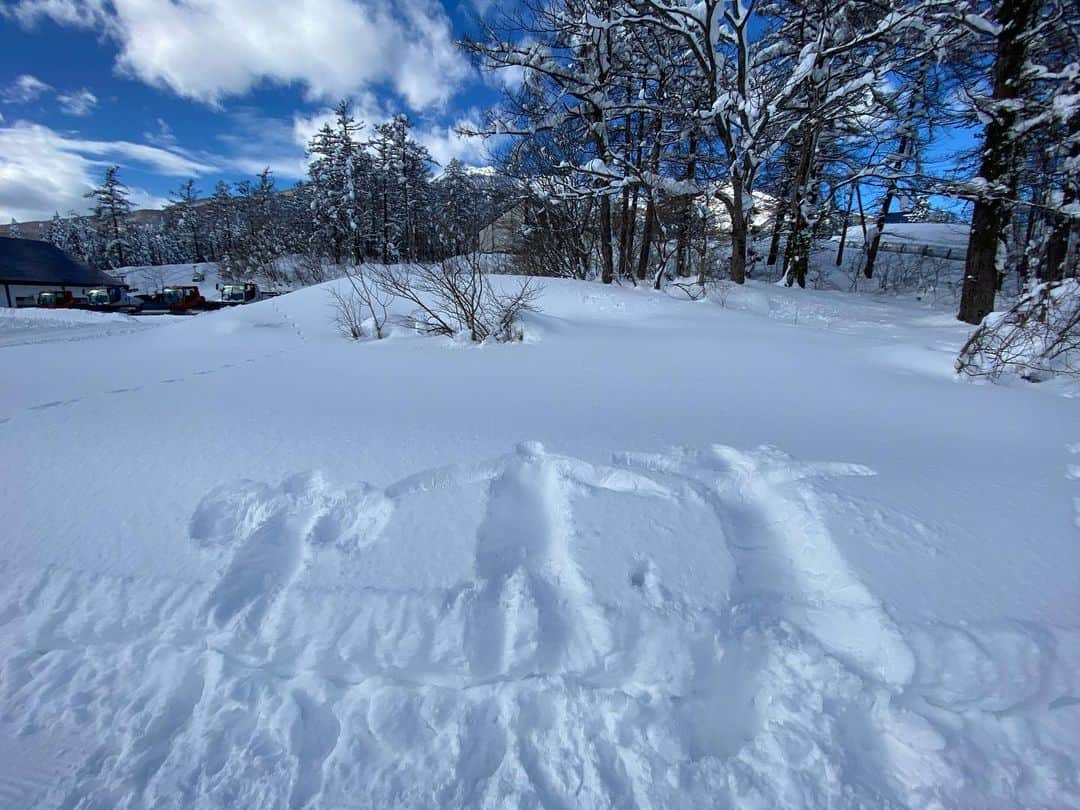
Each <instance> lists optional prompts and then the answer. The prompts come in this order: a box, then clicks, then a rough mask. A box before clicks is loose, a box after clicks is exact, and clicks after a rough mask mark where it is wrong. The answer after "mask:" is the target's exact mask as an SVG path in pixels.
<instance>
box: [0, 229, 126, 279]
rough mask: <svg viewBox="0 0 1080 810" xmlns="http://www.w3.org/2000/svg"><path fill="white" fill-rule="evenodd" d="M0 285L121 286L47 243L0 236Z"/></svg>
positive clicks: (107, 276) (109, 277)
mask: <svg viewBox="0 0 1080 810" xmlns="http://www.w3.org/2000/svg"><path fill="white" fill-rule="evenodd" d="M0 284H42V285H45V284H60V285H64V286H70V287H120V286H123V285H122V284H121V282H119V281H117V280H116V279H115V278H113V277H112V276H110V275H107V274H106V273H102V272H101V271H100V270H94V269H93V268H91V267H87V266H86V265H85V264H80V263H79V262H77V261H75V260H74V259H72V258H71V257H70V256H68V255H67V254H66V253H64V251H62V250H60V248H58V247H56V246H55V245H52V244H49V243H48V242H39V241H37V240H34V239H11V238H9V237H6V236H0Z"/></svg>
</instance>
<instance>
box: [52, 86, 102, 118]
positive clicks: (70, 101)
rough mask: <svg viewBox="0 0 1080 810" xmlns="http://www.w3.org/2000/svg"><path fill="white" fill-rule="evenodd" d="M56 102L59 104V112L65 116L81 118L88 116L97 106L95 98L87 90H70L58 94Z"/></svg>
mask: <svg viewBox="0 0 1080 810" xmlns="http://www.w3.org/2000/svg"><path fill="white" fill-rule="evenodd" d="M56 100H57V101H59V102H60V110H61V111H62V112H64V113H66V114H67V115H74V116H77V117H81V116H84V115H89V114H90V113H91V112H92V111H93V109H94V107H96V106H97V102H98V100H97V96H95V95H94V94H93V93H91V92H90V91H89V90H87V89H86V88H85V87H84V88H83V89H82V90H72V91H70V92H68V93H60V94H59V95H58V96H57V97H56Z"/></svg>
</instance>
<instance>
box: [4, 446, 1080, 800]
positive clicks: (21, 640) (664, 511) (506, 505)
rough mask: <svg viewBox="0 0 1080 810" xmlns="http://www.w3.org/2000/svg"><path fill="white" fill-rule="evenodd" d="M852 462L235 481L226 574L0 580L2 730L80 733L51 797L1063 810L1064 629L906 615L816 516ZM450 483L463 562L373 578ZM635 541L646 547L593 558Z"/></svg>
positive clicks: (221, 547) (215, 498)
mask: <svg viewBox="0 0 1080 810" xmlns="http://www.w3.org/2000/svg"><path fill="white" fill-rule="evenodd" d="M867 474H870V471H869V470H867V469H866V468H864V467H861V466H858V465H852V464H835V463H826V464H810V463H802V462H797V461H794V460H792V459H791V458H789V457H787V456H786V455H784V454H783V453H781V452H779V451H778V450H776V449H772V448H761V449H758V450H755V451H751V452H745V451H740V450H736V449H734V448H730V447H725V446H720V445H714V446H712V447H708V448H705V449H702V450H689V449H678V450H671V451H666V452H663V453H653V454H620V455H617V456H616V457H615V461H614V463H613V465H611V466H596V465H593V464H589V463H587V462H585V461H582V460H579V459H576V458H573V457H569V456H561V455H556V454H553V453H550V452H548V451H547V450H545V448H544V447H543V446H542V445H540V444H539V443H537V442H527V443H524V444H521V445H519V446H518V447H517V448H516V449H515V450H514V451H513V452H511V453H508V454H507V455H505V456H502V457H500V458H496V459H492V460H490V461H488V462H483V463H479V464H470V465H465V466H461V467H453V466H451V467H444V468H439V469H436V470H431V471H423V472H419V473H417V474H414V475H410V476H408V477H407V478H405V479H403V480H402V481H400V482H399V483H397V484H391V485H390V486H387V487H384V488H380V487H376V486H373V485H371V484H366V483H359V484H356V485H353V486H351V487H340V486H338V485H336V484H334V483H332V482H331V481H329V480H328V479H327V478H326V477H325V476H323V475H319V474H302V475H294V476H291V477H288V478H286V479H285V480H284V481H282V482H281V483H279V484H266V483H258V482H250V481H248V482H238V483H234V484H228V485H225V486H223V487H218V488H215V489H214V490H213V491H211V492H209V493H208V494H207V495H206V496H205V498H204V499H203V500H202V502H201V503H200V504H199V506H198V508H197V509H196V510H195V513H194V514H193V515H192V518H191V521H190V529H189V533H190V536H191V542H192V544H193V545H194V547H195V548H196V549H198V550H199V552H200V553H201V554H204V555H207V556H208V558H209V559H210V560H211V561H212V563H213V566H212V568H213V570H215V571H216V572H217V573H216V575H215V576H214V577H213V578H211V579H209V580H206V581H181V580H172V579H168V578H129V577H128V578H116V577H112V576H108V575H101V574H94V573H87V572H82V571H74V570H65V569H63V568H60V567H57V566H50V567H48V568H44V569H38V570H30V569H26V568H16V567H13V566H12V565H11V564H10V563H4V564H3V568H2V569H0V570H2V573H3V576H2V578H0V583H2V584H0V588H2V591H0V605H3V608H2V609H0V643H2V644H3V647H4V649H5V650H9V651H11V654H9V655H7V656H5V658H4V659H3V661H0V689H2V693H0V694H2V704H3V706H4V715H3V718H2V720H3V723H2V725H0V728H2V729H6V730H7V731H8V732H10V733H13V734H16V735H33V734H37V733H47V732H48V730H49V729H50V728H51V727H53V726H56V725H60V726H64V727H76V728H78V729H80V736H84V738H85V739H86V740H92V741H94V742H93V743H92V746H93V747H92V748H91V749H90V754H89V756H88V757H87V758H86V759H85V761H83V762H82V764H81V766H80V767H79V768H78V769H77V771H75V772H74V773H72V774H71V775H69V776H67V777H66V778H63V779H60V780H58V781H57V783H56V784H55V786H54V788H53V789H52V791H51V792H50V793H47V794H41V795H40V796H39V800H40V801H42V802H43V803H44V804H45V805H46V806H58V807H99V806H110V807H151V806H152V807H189V806H207V807H227V806H248V807H257V806H263V807H271V806H272V807H294V808H300V807H330V808H337V807H354V806H358V805H360V806H379V807H429V806H432V805H439V806H475V807H505V806H516V807H567V808H569V807H609V806H613V805H614V806H638V807H654V808H672V807H699V806H702V802H703V801H707V802H708V803H709V804H710V805H711V806H730V807H740V808H741V807H778V806H784V807H820V806H826V805H832V806H843V807H889V806H898V807H899V806H911V807H949V806H972V803H973V802H975V803H978V804H981V805H982V806H1009V805H1012V804H1014V803H1021V804H1023V805H1025V806H1046V807H1050V806H1060V803H1059V801H1060V799H1061V798H1062V797H1064V796H1069V797H1072V799H1074V800H1075V799H1076V798H1077V797H1078V796H1080V793H1078V789H1080V786H1078V785H1077V781H1076V773H1075V770H1074V769H1071V768H1070V767H1069V763H1070V761H1075V757H1076V755H1077V753H1078V752H1077V751H1076V750H1075V749H1070V748H1069V746H1070V745H1073V746H1075V735H1074V734H1073V735H1070V734H1068V733H1066V732H1065V730H1064V729H1065V726H1064V725H1063V724H1065V723H1066V722H1067V719H1068V717H1069V714H1070V712H1074V711H1075V708H1074V706H1075V704H1076V703H1077V701H1078V698H1080V677H1078V675H1077V674H1076V673H1078V672H1080V660H1078V659H1080V656H1078V651H1080V644H1078V639H1077V637H1076V635H1075V633H1073V632H1070V631H1066V630H1064V629H1055V628H1049V627H1039V628H1031V627H1025V626H1022V625H1020V624H1003V625H1000V626H987V627H963V628H961V627H952V626H947V625H944V624H934V625H928V626H908V627H902V626H899V625H897V624H896V623H895V622H894V621H893V620H892V619H891V618H890V617H889V615H888V613H887V612H886V610H885V609H884V608H883V606H882V605H881V603H880V602H879V600H877V599H876V598H875V597H874V595H873V594H872V593H870V592H869V590H868V589H867V588H866V586H865V585H864V584H863V583H862V582H861V581H860V580H859V578H858V577H857V576H856V575H855V573H854V572H853V570H852V569H851V567H850V566H849V565H848V564H847V563H846V562H845V560H844V557H843V555H842V554H841V552H840V551H839V549H838V548H837V546H836V545H835V544H834V543H833V542H832V540H831V538H830V532H829V528H828V524H829V519H830V510H833V509H834V507H835V506H836V504H837V503H838V502H837V501H836V499H835V497H834V496H833V495H832V493H831V492H830V490H829V484H828V479H831V478H834V477H836V476H851V475H856V476H863V475H867ZM442 495H445V496H447V497H450V498H451V499H452V502H454V503H457V504H459V505H460V507H461V508H462V510H464V511H466V512H470V509H471V507H475V509H474V510H472V511H471V512H470V514H475V515H476V519H475V520H474V521H473V524H474V525H473V529H472V532H471V535H470V536H469V537H462V538H457V540H459V541H461V542H463V543H467V544H471V545H472V547H473V549H474V553H473V559H472V564H471V575H470V576H467V577H466V578H465V579H463V580H462V581H460V582H457V583H456V584H452V585H449V586H448V587H437V588H424V587H420V588H400V587H397V588H396V587H390V586H383V587H380V586H373V585H370V584H364V583H363V581H362V577H361V575H360V573H359V572H362V571H363V569H364V567H365V565H366V564H367V562H366V561H367V560H368V559H369V558H370V555H372V554H373V553H374V552H376V551H377V550H378V549H379V548H380V546H383V545H386V544H388V543H393V544H402V543H408V542H409V541H410V537H411V533H412V532H414V530H415V529H416V527H417V526H423V525H427V526H431V525H432V524H431V523H430V521H429V522H428V523H426V524H425V522H424V521H425V520H426V516H428V515H429V514H430V513H431V511H432V509H433V508H436V509H437V508H438V506H437V505H438V504H441V503H443V501H439V500H437V499H438V498H439V497H441V496H442ZM433 499H436V500H433ZM453 525H454V526H456V525H458V524H453ZM630 526H637V527H639V528H640V527H642V526H647V527H649V531H650V532H651V533H653V534H655V535H657V537H658V542H657V544H656V546H655V553H650V554H639V555H638V556H637V561H636V563H635V564H634V565H632V566H631V567H630V568H629V569H627V570H620V571H612V570H606V569H605V568H604V567H603V566H599V567H598V566H597V565H596V564H595V562H596V560H597V559H599V557H597V555H596V554H595V553H594V552H595V550H596V546H595V544H596V543H597V542H601V543H618V542H619V537H618V535H619V532H620V529H622V528H627V527H630ZM412 539H413V540H414V541H416V542H420V541H421V540H422V541H423V542H424V543H428V544H430V543H432V541H433V540H435V538H432V537H424V538H412ZM446 539H447V540H448V541H449V539H450V538H446ZM665 554H674V555H676V556H674V557H672V556H664V555H665ZM681 555H689V556H690V557H691V558H692V559H693V560H694V561H695V562H694V565H695V566H699V567H701V568H703V569H705V570H700V571H697V572H689V573H687V572H682V573H677V572H676V571H675V570H674V566H675V565H676V563H675V560H677V559H678V556H681ZM329 570H332V571H336V572H338V574H339V575H338V576H337V577H336V578H335V577H333V576H329V575H327V571H329ZM695 573H696V574H697V575H700V576H701V577H702V578H703V579H704V582H705V587H692V586H691V585H690V584H688V583H690V580H688V579H686V577H687V576H691V577H692V576H693V575H695ZM957 661H963V662H966V663H965V664H964V665H963V666H960V667H958V666H957V665H956V662H957ZM972 729H977V730H978V732H979V733H978V734H974V733H970V732H971V731H972ZM965 732H967V733H965ZM990 763H995V765H994V767H998V766H1000V765H1001V764H1005V765H1006V766H1007V767H1008V768H1009V769H1011V770H1012V771H1013V773H1012V774H1011V775H1010V777H1009V778H1002V779H993V778H989V777H988V773H987V768H990V767H991V765H990ZM0 789H3V786H2V785H0ZM0 795H3V794H2V793H0ZM706 797H707V798H706Z"/></svg>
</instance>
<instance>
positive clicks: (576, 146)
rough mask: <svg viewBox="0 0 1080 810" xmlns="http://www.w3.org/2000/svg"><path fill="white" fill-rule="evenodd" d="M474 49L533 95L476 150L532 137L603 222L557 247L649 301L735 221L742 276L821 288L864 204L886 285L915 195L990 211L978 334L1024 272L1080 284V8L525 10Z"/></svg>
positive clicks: (525, 95)
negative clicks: (967, 145)
mask: <svg viewBox="0 0 1080 810" xmlns="http://www.w3.org/2000/svg"><path fill="white" fill-rule="evenodd" d="M465 47H466V48H467V49H468V50H469V51H470V52H471V53H472V54H473V55H474V56H475V57H476V60H477V62H478V64H479V65H481V66H482V67H483V68H485V69H487V70H490V71H494V72H503V73H505V74H507V75H509V76H511V77H516V78H517V81H514V80H510V81H507V82H505V84H507V85H509V86H510V88H511V89H510V90H508V91H507V92H506V94H505V99H504V101H503V103H502V104H501V105H500V106H499V107H498V108H497V109H495V110H492V111H491V113H490V115H489V117H488V120H487V123H486V126H485V127H484V128H482V129H480V130H477V134H479V135H485V136H489V137H494V136H505V135H512V136H515V138H516V140H515V142H514V145H513V147H512V148H511V149H510V153H509V154H508V156H507V164H508V166H509V168H510V171H511V172H512V173H514V174H516V175H517V176H521V177H530V178H534V183H535V184H536V185H537V186H539V187H542V188H543V189H544V191H545V192H546V194H547V195H548V196H550V197H554V198H557V199H559V200H561V201H565V202H567V203H568V204H569V205H571V206H575V205H576V206H579V207H580V208H581V210H582V211H583V212H587V213H588V216H589V218H590V219H591V223H590V224H589V226H588V227H585V228H582V227H581V226H582V222H581V217H571V218H570V219H569V220H563V221H559V222H557V223H555V225H554V227H561V228H563V229H565V230H566V232H567V235H568V237H571V238H569V239H568V240H566V241H564V242H561V243H559V244H565V245H567V250H570V251H574V250H580V248H581V246H582V245H583V244H588V243H590V242H593V241H595V243H596V245H597V248H598V257H597V259H598V264H599V266H600V276H601V278H602V279H603V280H604V281H608V282H610V281H612V280H613V279H615V278H619V277H622V278H625V279H628V280H630V281H634V280H635V279H636V280H642V279H644V278H646V276H647V275H648V274H649V273H650V272H651V271H655V270H656V268H657V267H658V266H663V265H664V263H665V262H666V257H665V256H664V255H663V253H664V251H668V250H673V252H674V253H675V256H674V263H675V265H676V267H677V268H680V269H683V268H686V267H687V266H688V265H689V264H690V263H691V256H692V255H693V246H694V242H695V238H697V237H696V236H695V234H696V232H697V231H700V229H701V227H702V226H701V224H700V223H699V221H698V220H700V219H702V212H708V211H710V210H712V208H713V207H714V205H716V206H719V207H720V209H721V212H722V214H723V216H722V219H723V220H724V225H725V230H726V238H727V240H728V242H729V244H730V253H729V259H728V262H727V267H726V268H724V275H726V276H728V277H729V278H730V280H731V281H733V282H735V283H742V282H743V281H744V280H745V279H746V277H747V276H748V275H750V274H752V273H754V272H761V268H762V267H766V268H767V267H769V266H771V265H775V264H780V263H782V272H783V277H784V278H785V279H786V281H787V283H788V284H789V285H790V284H799V285H800V286H804V285H805V284H806V278H807V272H808V268H809V264H810V254H811V249H812V246H813V243H814V240H815V238H817V237H819V236H822V235H827V234H829V233H832V232H835V230H836V229H837V227H838V226H842V225H845V224H848V223H850V222H851V216H852V214H851V211H852V207H853V205H854V203H855V202H856V200H858V202H859V205H860V208H861V207H862V199H863V197H866V198H867V199H868V201H870V202H871V203H872V204H871V205H869V206H868V207H869V209H870V210H864V211H863V215H864V216H865V217H866V218H868V219H869V220H870V221H871V222H872V223H873V225H874V227H873V229H872V230H871V231H870V233H869V234H868V239H867V247H866V250H865V252H864V254H863V255H862V257H861V261H862V265H863V266H862V272H863V274H864V275H865V276H866V277H872V276H873V274H874V269H875V268H874V265H875V261H876V257H877V254H878V247H879V243H880V235H881V229H882V227H883V225H884V223H885V221H886V219H887V217H888V215H889V213H890V208H893V207H894V206H895V205H896V204H897V199H898V198H899V196H901V195H902V194H904V195H909V196H918V195H929V194H933V195H942V196H945V197H948V198H951V199H952V200H955V201H960V202H964V203H966V204H967V205H968V206H969V208H970V209H971V211H972V227H971V237H970V244H969V246H968V251H967V262H966V267H965V270H964V284H963V293H962V302H961V308H960V313H959V314H960V317H961V318H962V319H963V320H967V321H970V322H972V323H978V322H979V321H980V320H981V319H982V317H983V316H985V315H986V314H987V313H988V312H989V311H990V310H991V309H992V308H993V304H994V297H995V292H996V291H997V290H998V288H999V286H1000V284H1001V283H1002V280H1003V277H1004V274H1005V273H1006V271H1007V269H1008V268H1015V269H1016V270H1017V272H1018V273H1020V274H1021V275H1024V276H1026V275H1028V274H1032V275H1034V276H1037V277H1038V278H1040V279H1053V278H1060V277H1061V276H1062V275H1064V274H1065V273H1066V272H1072V273H1075V272H1076V265H1077V250H1078V245H1077V242H1078V223H1080V197H1078V185H1077V184H1078V181H1080V95H1078V89H1080V63H1078V61H1077V60H1078V55H1080V15H1078V14H1076V9H1075V6H1074V5H1073V3H1072V2H1069V0H1001V2H993V3H991V2H985V1H984V0H889V2H877V1H876V0H865V2H852V1H851V0H736V2H729V0H693V2H690V0H555V2H551V0H525V2H523V3H521V4H517V5H516V6H515V9H514V10H513V11H508V12H505V13H503V14H502V15H501V16H499V17H497V18H496V19H495V20H494V21H492V22H488V23H486V24H485V25H484V27H483V30H482V31H481V33H480V34H479V35H478V36H476V37H474V38H472V39H470V40H469V41H468V42H466V43H465ZM964 127H966V128H968V129H970V130H972V131H974V132H975V133H976V138H977V141H978V145H977V147H976V148H975V149H972V150H970V151H969V152H968V153H967V154H960V155H953V156H952V159H951V160H949V161H948V166H947V169H946V170H941V169H935V165H936V164H935V160H934V152H935V150H938V151H940V150H941V149H942V148H943V147H944V148H947V146H948V144H947V143H946V142H943V141H941V137H942V134H943V133H949V132H955V131H956V129H957V128H964ZM763 208H766V209H768V215H769V227H770V228H771V234H769V233H768V232H765V233H763V232H762V231H763V228H762V225H761V222H760V214H761V212H762V209H763ZM894 210H895V209H894ZM714 218H715V217H714ZM537 221H540V222H543V221H544V220H543V218H540V219H538V220H537ZM573 237H577V238H576V239H575V238H573ZM702 238H707V237H702ZM672 242H674V246H672V244H671V243H672ZM563 259H564V260H566V259H567V257H563ZM569 263H572V257H571V260H570V261H569ZM702 272H704V270H703V271H702ZM657 281H659V279H657Z"/></svg>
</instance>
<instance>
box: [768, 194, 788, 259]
mask: <svg viewBox="0 0 1080 810" xmlns="http://www.w3.org/2000/svg"><path fill="white" fill-rule="evenodd" d="M790 189H791V183H790V181H789V182H786V183H784V185H783V187H782V189H781V191H780V196H779V198H778V202H777V205H776V213H775V214H774V215H773V230H772V239H771V240H770V241H769V257H768V258H767V259H766V260H765V263H766V264H767V265H768V266H769V267H772V266H773V265H775V264H776V259H777V258H778V257H779V255H780V235H781V234H782V233H783V232H784V219H785V217H786V215H787V206H786V205H784V203H783V200H784V199H785V198H786V197H787V195H788V192H789V191H790Z"/></svg>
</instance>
